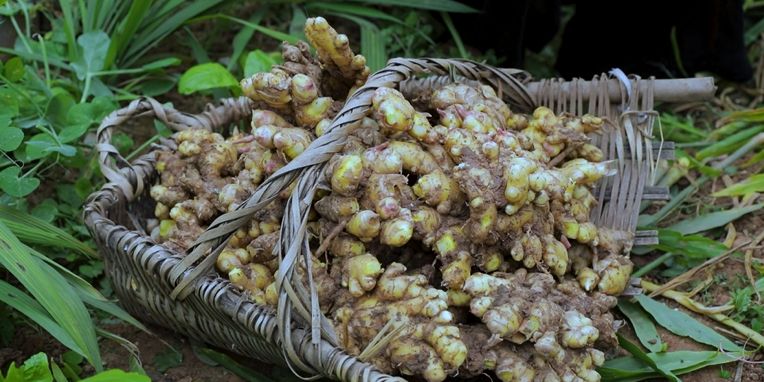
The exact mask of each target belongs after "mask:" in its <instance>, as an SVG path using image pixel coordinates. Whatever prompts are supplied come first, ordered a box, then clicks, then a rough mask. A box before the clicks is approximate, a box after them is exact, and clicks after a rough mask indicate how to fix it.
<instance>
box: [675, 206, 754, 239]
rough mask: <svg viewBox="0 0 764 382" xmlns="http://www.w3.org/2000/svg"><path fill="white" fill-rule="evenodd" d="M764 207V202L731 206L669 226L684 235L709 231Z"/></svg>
mask: <svg viewBox="0 0 764 382" xmlns="http://www.w3.org/2000/svg"><path fill="white" fill-rule="evenodd" d="M762 207H764V204H754V205H752V206H746V207H737V208H730V209H728V210H724V211H718V212H711V213H708V214H705V215H700V216H696V217H694V218H690V219H685V220H682V221H680V222H679V223H676V224H674V225H672V226H671V227H668V229H670V230H672V231H677V232H679V233H681V234H683V235H689V234H693V233H698V232H703V231H708V230H710V229H714V228H718V227H723V226H725V225H727V223H729V222H732V221H735V220H737V219H738V218H739V217H741V216H743V215H745V214H748V213H750V212H753V211H757V210H759V209H761V208H762Z"/></svg>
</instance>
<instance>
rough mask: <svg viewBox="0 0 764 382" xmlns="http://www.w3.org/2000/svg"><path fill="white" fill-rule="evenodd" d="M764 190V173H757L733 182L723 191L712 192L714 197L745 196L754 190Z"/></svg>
mask: <svg viewBox="0 0 764 382" xmlns="http://www.w3.org/2000/svg"><path fill="white" fill-rule="evenodd" d="M763 191H764V174H757V175H753V176H750V177H748V178H747V179H746V180H744V181H742V182H740V183H736V184H733V185H731V186H729V187H727V188H725V189H723V190H721V191H717V192H715V193H713V194H712V196H714V197H717V198H718V197H722V196H743V195H748V194H752V193H754V192H763Z"/></svg>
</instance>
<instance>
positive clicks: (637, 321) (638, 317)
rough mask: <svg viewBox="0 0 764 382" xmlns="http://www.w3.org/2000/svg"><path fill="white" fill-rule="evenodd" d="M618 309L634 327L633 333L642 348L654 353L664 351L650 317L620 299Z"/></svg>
mask: <svg viewBox="0 0 764 382" xmlns="http://www.w3.org/2000/svg"><path fill="white" fill-rule="evenodd" d="M618 309H620V310H621V312H622V313H623V314H624V315H625V316H626V318H628V319H629V321H630V322H631V326H632V327H634V332H635V333H636V335H637V338H639V342H641V343H642V346H644V347H645V348H647V349H648V350H650V351H651V352H655V353H658V352H662V351H664V350H665V349H664V346H665V345H664V344H663V343H662V342H661V336H660V335H659V334H658V329H656V328H655V324H654V323H653V320H651V319H650V316H648V315H647V313H645V311H644V310H642V308H640V307H639V306H638V305H636V304H634V303H633V302H630V301H628V300H625V299H621V300H619V301H618Z"/></svg>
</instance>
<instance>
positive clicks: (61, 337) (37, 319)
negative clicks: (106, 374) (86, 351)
mask: <svg viewBox="0 0 764 382" xmlns="http://www.w3.org/2000/svg"><path fill="white" fill-rule="evenodd" d="M0 301H2V302H3V303H5V304H8V306H10V307H11V308H13V309H15V310H16V311H18V312H19V313H21V314H23V315H24V316H26V317H27V318H29V319H30V320H32V321H33V322H34V323H35V324H37V325H39V326H40V327H41V328H42V329H43V330H45V331H46V332H48V333H49V334H50V335H51V336H53V338H55V339H56V340H58V341H59V342H61V344H63V345H64V346H66V347H67V348H69V349H72V350H75V351H82V350H80V347H79V346H78V345H77V343H76V342H75V340H74V339H73V338H72V337H71V336H70V335H69V333H67V332H66V330H64V328H62V327H61V325H59V324H58V323H56V321H54V320H53V318H51V316H50V315H49V314H48V312H46V311H45V308H43V307H42V306H41V305H40V304H39V303H37V301H35V300H34V299H33V298H32V297H30V296H29V295H28V294H26V293H24V292H23V291H21V290H19V289H18V288H16V287H14V286H13V285H11V284H8V283H7V282H5V281H3V280H0Z"/></svg>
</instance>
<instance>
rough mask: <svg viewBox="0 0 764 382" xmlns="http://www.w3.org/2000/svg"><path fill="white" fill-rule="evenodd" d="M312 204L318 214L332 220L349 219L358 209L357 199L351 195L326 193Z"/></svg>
mask: <svg viewBox="0 0 764 382" xmlns="http://www.w3.org/2000/svg"><path fill="white" fill-rule="evenodd" d="M313 206H314V207H315V208H316V212H318V213H319V215H321V216H323V217H325V218H328V219H329V220H332V221H334V222H340V221H342V220H345V219H349V218H350V217H351V216H353V215H355V213H356V212H358V210H359V206H358V199H356V198H354V197H352V196H338V195H327V196H324V197H323V198H321V199H320V200H319V201H317V202H316V203H315V204H314V205H313Z"/></svg>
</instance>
